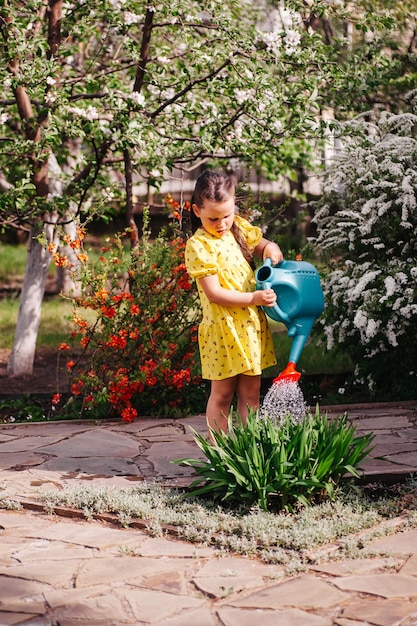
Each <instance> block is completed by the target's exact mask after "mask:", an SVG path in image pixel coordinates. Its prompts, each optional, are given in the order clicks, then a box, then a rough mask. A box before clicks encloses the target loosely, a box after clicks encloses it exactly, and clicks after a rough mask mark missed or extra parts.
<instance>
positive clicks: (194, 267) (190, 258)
mask: <svg viewBox="0 0 417 626" xmlns="http://www.w3.org/2000/svg"><path fill="white" fill-rule="evenodd" d="M185 265H186V267H187V272H188V273H189V275H190V276H191V278H204V277H205V276H210V275H212V274H217V272H218V266H217V254H216V250H215V249H214V248H213V246H212V245H210V241H208V240H207V239H206V238H203V237H198V235H194V236H193V237H191V238H190V239H189V240H188V241H187V245H186V247H185Z"/></svg>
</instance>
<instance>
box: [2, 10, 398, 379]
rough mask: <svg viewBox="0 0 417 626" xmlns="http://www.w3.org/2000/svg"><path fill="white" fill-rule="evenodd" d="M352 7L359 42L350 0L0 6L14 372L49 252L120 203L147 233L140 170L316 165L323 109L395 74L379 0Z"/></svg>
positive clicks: (69, 254)
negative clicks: (25, 238) (16, 259)
mask: <svg viewBox="0 0 417 626" xmlns="http://www.w3.org/2000/svg"><path fill="white" fill-rule="evenodd" d="M354 4H355V3H352V2H349V3H348V4H347V5H346V6H347V7H349V15H350V16H354V17H349V20H350V21H349V23H350V24H354V26H355V28H356V33H359V34H360V35H361V34H362V33H364V32H365V33H366V31H367V26H366V24H367V23H368V21H369V20H372V32H373V35H372V41H371V44H369V45H368V43H367V42H366V41H365V38H364V37H362V41H363V42H364V44H365V45H364V47H362V48H360V47H358V45H357V44H358V42H359V41H360V40H361V37H357V36H356V37H355V38H354V40H353V39H349V41H348V40H347V39H346V38H345V37H342V36H339V34H338V33H342V32H343V29H342V26H343V25H344V24H345V23H346V20H347V19H348V18H347V17H346V16H347V13H346V12H345V7H344V6H343V2H341V3H339V2H337V3H328V2H323V1H322V0H313V1H312V2H309V3H300V2H298V0H286V1H285V2H282V3H279V4H277V3H276V2H273V1H272V0H271V2H269V1H267V0H265V1H264V2H259V3H253V2H250V1H249V0H247V1H243V2H242V1H239V2H238V1H237V0H228V1H224V0H210V1H208V2H205V3H203V5H202V3H201V2H199V1H197V0H181V1H180V0H160V1H159V2H158V3H155V4H154V3H152V2H144V0H131V2H129V3H128V4H127V3H126V2H125V0H88V1H86V0H67V1H64V0H25V1H24V2H23V1H17V2H9V1H8V0H5V1H4V2H2V5H1V8H0V59H1V61H0V84H2V86H3V95H2V97H1V99H0V123H1V130H0V145H1V147H2V149H1V153H0V192H1V193H0V222H1V223H2V224H3V225H4V227H6V228H10V227H18V228H26V229H27V230H28V232H29V242H30V243H29V247H28V257H27V265H26V273H25V280H24V284H23V289H22V294H21V306H20V309H19V317H18V323H17V329H16V334H15V340H14V345H13V349H12V355H11V359H10V362H9V367H8V371H9V374H10V375H18V374H24V373H30V372H31V371H32V367H33V358H34V354H35V345H36V337H37V332H38V325H39V320H40V311H41V302H42V297H43V292H44V287H45V281H46V276H47V272H48V267H49V264H50V260H51V255H53V254H57V255H58V259H59V263H60V264H61V265H62V266H63V265H65V264H66V263H68V264H70V265H71V266H76V265H77V264H79V262H80V259H79V258H78V254H77V250H76V249H73V248H71V247H70V246H68V245H67V246H66V248H65V254H63V253H62V248H63V246H64V244H65V242H66V241H76V239H77V236H76V233H77V227H78V225H79V223H80V222H82V223H83V222H85V221H86V219H89V218H90V217H91V216H92V215H93V214H94V213H95V214H97V213H100V212H102V211H103V210H105V209H106V208H107V207H108V206H109V204H110V203H111V202H112V201H113V200H117V201H118V202H119V203H121V204H122V206H123V207H124V208H125V209H126V213H127V220H128V223H129V225H130V227H131V228H132V232H133V233H134V235H136V237H137V236H138V234H137V232H136V225H135V222H134V219H133V205H134V202H133V200H134V199H133V182H134V178H136V180H138V179H139V180H143V181H144V182H146V184H148V185H150V186H155V187H157V186H158V184H159V183H160V182H161V181H162V179H164V178H167V177H169V173H170V172H171V171H172V168H173V166H174V165H177V166H180V167H184V168H185V167H186V166H187V165H189V164H190V163H195V162H201V161H204V160H206V159H209V158H215V159H217V160H219V159H220V160H224V161H227V160H229V159H230V158H231V157H237V158H239V159H241V160H244V161H246V162H248V163H249V164H255V165H256V166H257V167H258V168H259V169H260V170H261V171H263V172H264V173H265V174H266V175H271V176H274V177H276V176H278V175H279V174H286V173H289V172H291V171H293V170H294V168H296V167H298V166H299V165H300V163H302V164H303V166H305V167H308V165H309V163H311V156H312V154H313V153H314V151H313V146H314V142H315V140H316V139H319V138H320V136H321V132H322V130H323V127H324V126H325V125H324V124H322V123H321V122H320V107H321V105H322V103H324V104H326V102H328V103H330V104H332V106H335V105H337V104H338V102H341V101H342V100H343V102H344V105H345V106H346V107H349V103H351V104H352V107H354V103H355V102H357V101H358V100H359V101H360V98H359V99H358V97H357V94H356V93H355V86H357V88H358V89H359V88H360V89H361V93H363V92H364V88H365V86H366V85H368V86H370V85H373V84H375V83H376V82H377V80H378V77H380V76H386V73H387V72H388V71H390V72H392V62H391V59H388V58H387V57H386V55H385V54H384V48H383V45H382V43H381V41H382V40H381V38H380V37H379V36H378V35H377V32H378V31H377V26H378V27H379V25H380V24H381V23H382V24H383V23H384V22H385V23H388V22H389V19H388V20H387V18H386V17H385V13H386V12H384V13H383V14H382V22H381V20H380V21H379V22H378V12H377V11H375V8H376V6H377V5H379V4H383V3H382V0H381V2H377V1H376V0H375V2H373V3H371V4H372V6H371V10H370V12H369V13H366V12H365V10H364V9H362V8H361V2H359V1H358V3H357V8H358V10H357V11H356V12H355V11H352V5H354ZM203 7H204V8H203ZM338 15H340V16H341V18H340V19H341V21H339V22H337V16H338ZM337 23H338V24H339V26H340V27H341V28H339V29H335V24H337ZM353 41H354V43H355V47H354V49H351V44H352V42H353ZM372 81H373V82H372ZM352 87H353V89H352ZM41 239H43V242H41V241H40V240H41Z"/></svg>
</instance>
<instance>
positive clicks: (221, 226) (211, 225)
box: [193, 196, 235, 237]
mask: <svg viewBox="0 0 417 626" xmlns="http://www.w3.org/2000/svg"><path fill="white" fill-rule="evenodd" d="M193 211H194V213H195V214H196V215H197V217H199V218H200V220H201V224H202V226H203V228H204V230H206V231H207V232H208V233H210V235H214V236H215V237H223V235H225V234H226V233H227V232H229V230H230V229H231V227H232V224H233V220H234V217H235V198H234V196H231V197H230V198H229V199H228V200H225V201H224V202H215V201H214V200H204V204H203V206H202V207H201V208H199V207H198V206H197V205H196V204H193Z"/></svg>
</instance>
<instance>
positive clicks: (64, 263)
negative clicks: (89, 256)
mask: <svg viewBox="0 0 417 626" xmlns="http://www.w3.org/2000/svg"><path fill="white" fill-rule="evenodd" d="M53 259H54V263H55V265H56V266H57V267H68V265H69V263H68V259H67V257H66V256H65V254H63V255H60V254H59V252H55V253H54V255H53Z"/></svg>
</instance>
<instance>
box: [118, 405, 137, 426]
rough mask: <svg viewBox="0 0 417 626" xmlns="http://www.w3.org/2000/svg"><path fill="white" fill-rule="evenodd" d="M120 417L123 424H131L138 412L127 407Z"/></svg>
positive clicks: (131, 407)
mask: <svg viewBox="0 0 417 626" xmlns="http://www.w3.org/2000/svg"><path fill="white" fill-rule="evenodd" d="M120 415H121V416H122V420H123V421H124V422H133V421H134V420H135V419H136V418H137V416H138V412H137V410H136V409H135V408H133V406H127V407H126V408H125V409H123V411H122V412H121V414H120Z"/></svg>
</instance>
